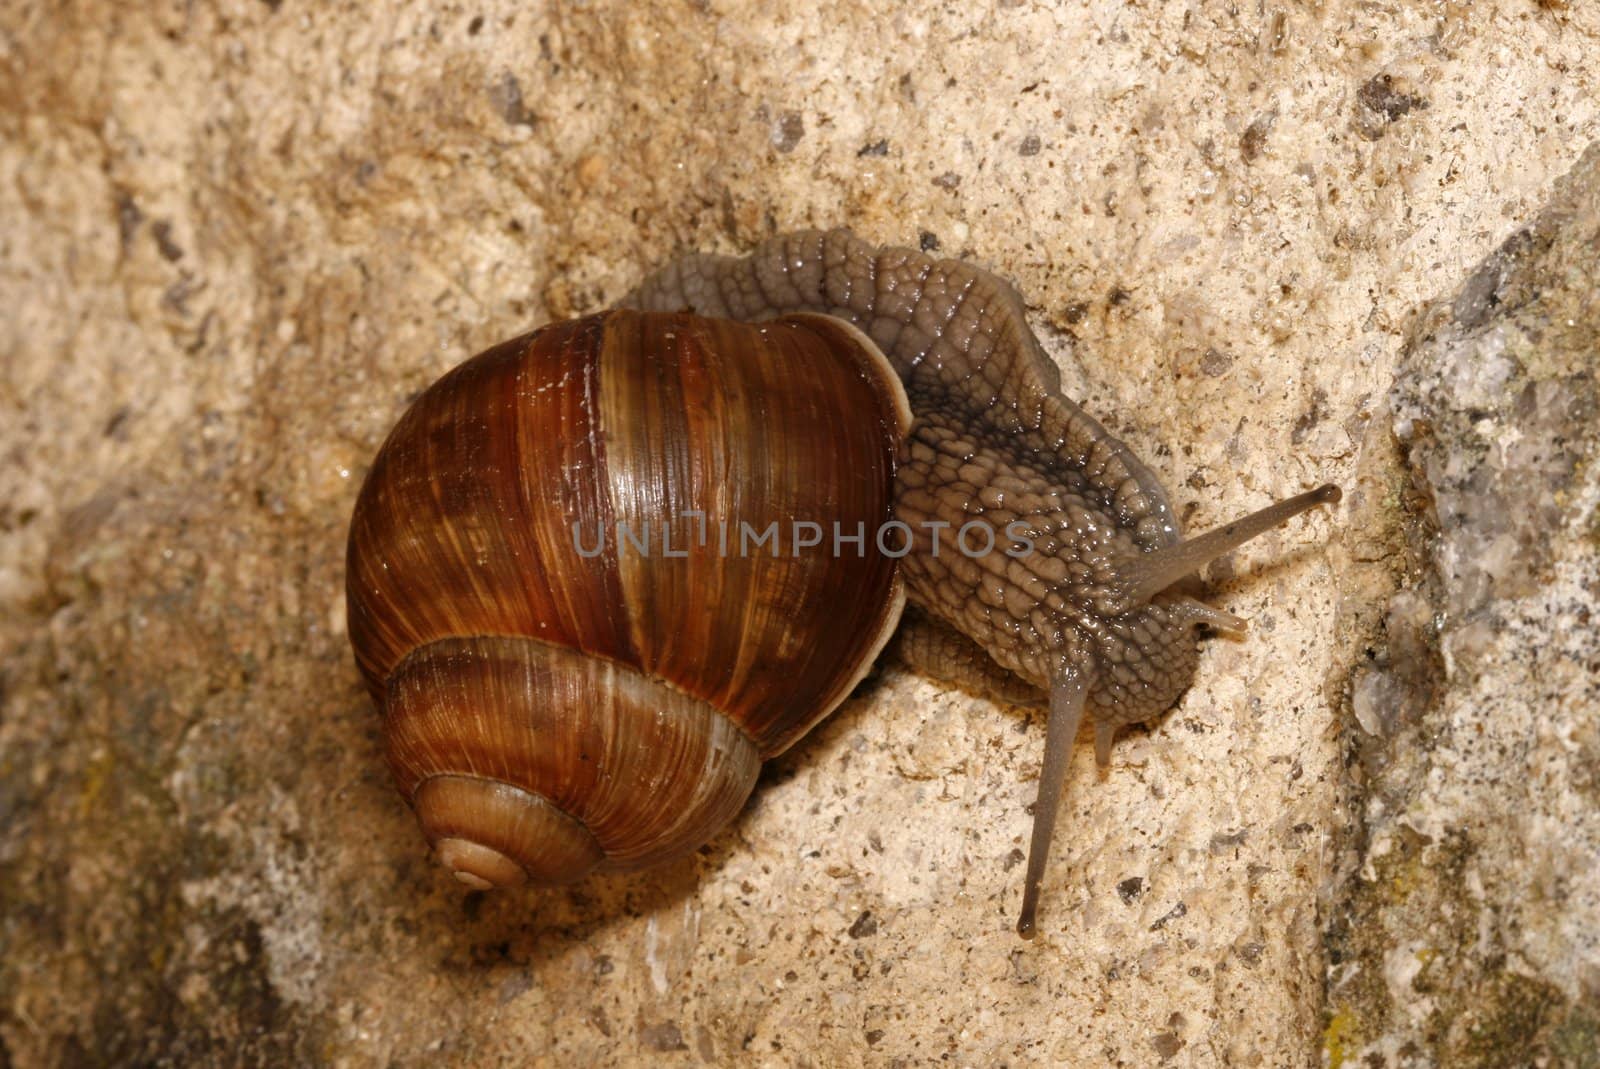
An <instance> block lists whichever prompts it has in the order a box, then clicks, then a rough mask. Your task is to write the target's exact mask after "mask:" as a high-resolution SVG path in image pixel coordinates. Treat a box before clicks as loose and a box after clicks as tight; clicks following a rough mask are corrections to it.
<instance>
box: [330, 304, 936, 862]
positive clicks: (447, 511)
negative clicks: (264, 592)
mask: <svg viewBox="0 0 1600 1069" xmlns="http://www.w3.org/2000/svg"><path fill="white" fill-rule="evenodd" d="M909 423H910V414H909V409H908V407H907V403H906V399H905V395H904V393H903V391H902V389H901V386H900V382H899V379H898V378H897V377H896V375H895V374H894V372H893V370H892V368H891V367H890V366H889V365H888V363H887V362H886V361H885V359H884V358H883V356H882V354H881V353H879V352H878V350H877V348H876V347H875V346H874V345H873V344H872V343H871V342H870V341H868V340H867V339H866V338H865V336H864V335H862V334H861V333H860V332H859V331H857V330H856V329H855V328H854V327H851V326H850V325H848V324H845V323H842V322H840V321H838V320H833V319H828V318H825V317H817V316H803V315H802V316H792V317H786V318H784V319H781V320H777V321H774V322H770V323H765V324H762V325H760V326H751V325H746V324H742V323H737V322H732V321H729V320H719V319H706V318H700V317H696V316H691V315H686V314H661V313H640V312H632V311H615V312H610V313H606V314H604V315H599V316H591V317H589V318H586V319H579V320H573V321H569V322H563V323H557V324H553V325H551V326H548V327H545V328H543V329H541V330H538V331H535V332H533V333H531V334H528V335H524V336H522V337H520V338H516V339H514V340H512V341H508V342H506V343H504V344H501V345H498V346H495V347H494V348H492V349H490V350H488V351H487V352H484V353H482V354H480V355H478V356H476V357H474V358H472V359H471V360H469V361H467V362H466V363H464V364H462V365H461V366H459V367H457V368H456V369H455V370H453V371H452V372H450V373H449V374H447V375H446V376H445V377H444V378H442V379H441V380H440V381H438V382H437V383H435V384H434V385H433V386H432V387H430V388H429V389H428V390H427V391H426V392H424V393H423V394H422V396H421V397H419V398H418V399H417V401H416V402H415V403H414V404H413V405H412V406H411V408H410V410H409V411H407V412H406V414H405V416H404V417H403V418H402V419H401V421H400V422H399V424H398V425H397V426H396V427H395V428H394V430H393V432H392V433H391V434H390V436H389V438H388V440H387V441H386V442H385V443H384V445H383V447H382V449H381V450H380V451H379V453H378V456H377V458H376V460H375V461H374V464H373V467H372V469H371V471H370V473H369V474H368V476H367V479H366V482H365V484H364V485H363V487H362V490H361V494H360V497H359V499H358V502H357V505H356V510H355V516H354V519H353V521H352V524H351V530H350V541H349V550H348V561H347V586H348V603H349V620H350V636H351V641H352V643H353V644H354V646H355V650H356V657H357V662H358V664H359V666H360V669H361V672H362V674H363V676H364V677H365V680H366V683H367V686H368V688H369V689H370V690H371V692H372V694H373V696H374V698H375V699H376V700H377V701H378V703H379V704H380V706H381V707H382V709H383V716H384V722H385V735H386V739H387V751H388V760H389V765H390V768H391V770H392V772H393V774H394V777H395V780H396V783H397V784H398V786H399V788H400V790H401V792H402V794H403V795H404V796H405V797H406V798H407V800H408V801H409V802H410V803H411V805H412V807H413V808H414V809H415V811H416V814H417V817H418V819H419V821H420V822H421V824H422V827H423V830H424V831H425V833H426V834H427V836H428V838H429V840H430V842H432V843H433V845H434V846H435V848H436V849H437V851H438V853H439V856H440V858H441V860H442V861H443V862H444V863H445V865H446V866H448V867H449V868H450V869H451V870H452V871H454V873H455V874H456V876H457V877H458V878H459V879H460V880H462V881H463V882H464V883H467V884H469V885H471V886H474V887H488V886H491V885H515V884H519V883H522V882H524V881H531V882H534V883H538V884H556V883H565V882H570V881H572V880H576V879H579V878H581V877H582V876H583V875H585V874H586V873H588V872H590V871H591V870H594V869H597V868H599V869H617V870H620V869H632V868H638V867H642V866H645V865H649V864H652V863H655V862H658V861H661V860H664V859H666V858H670V857H673V856H677V855H681V854H683V853H686V852H688V851H691V850H693V849H694V848H696V847H698V846H699V845H701V844H702V843H704V842H705V841H706V840H707V839H709V838H710V837H711V836H712V835H714V834H715V833H716V831H717V830H718V829H719V828H720V827H722V825H723V824H724V823H726V822H727V821H728V820H729V819H731V818H732V816H733V815H734V814H735V813H737V812H738V810H739V808H740V807H741V806H742V805H743V804H744V801H745V799H746V797H747V796H748V794H749V793H750V790H751V787H752V786H753V785H754V782H755V778H756V775H757V773H758V771H759V770H760V766H761V762H762V761H764V760H766V759H768V758H770V757H772V756H774V755H776V754H778V753H781V752H782V751H783V750H784V749H786V748H787V747H788V746H789V745H790V744H792V743H793V742H794V741H795V740H796V739H798V738H799V737H800V736H801V735H803V734H804V733H805V732H806V731H807V730H808V729H809V728H810V727H811V726H812V725H813V724H815V723H816V722H817V721H818V720H819V719H821V718H822V717H823V716H825V715H827V713H828V712H829V711H831V710H832V709H833V708H834V707H835V706H836V705H837V704H838V703H839V702H840V701H841V700H843V698H844V697H845V696H846V695H847V694H848V693H849V692H850V690H851V688H852V687H853V686H854V685H855V684H856V682H858V681H859V680H860V678H861V677H862V675H864V674H865V672H866V671H867V669H868V668H869V667H870V666H871V663H872V661H873V659H874V658H875V657H876V656H877V654H878V652H879V650H880V649H881V648H882V646H883V644H884V642H885V641H886V640H887V639H888V637H889V635H890V634H891V633H892V631H893V630H894V628H895V625H896V623H897V622H898V620H899V617H900V611H901V607H902V605H903V604H904V594H903V590H902V585H901V581H900V578H899V576H898V574H897V569H896V567H895V562H894V560H893V559H891V558H889V557H887V556H885V555H884V554H883V553H881V552H879V551H878V550H877V547H876V545H875V544H874V541H873V539H872V537H871V535H870V533H869V534H868V537H867V538H866V539H865V540H864V541H863V542H862V543H860V544H859V548H860V552H859V553H857V552H844V553H837V552H834V549H835V544H834V542H833V540H832V539H831V537H829V538H823V539H822V540H821V542H820V544H818V545H815V546H809V547H808V546H802V545H801V544H800V543H801V542H802V541H804V539H801V538H794V537H791V530H790V525H791V524H792V522H793V521H794V520H795V519H796V518H801V519H813V518H815V519H817V520H819V521H820V522H821V523H823V524H831V523H837V524H839V525H840V528H841V529H842V530H843V531H844V532H845V533H847V534H854V533H855V532H856V531H857V530H858V529H860V530H864V531H866V532H872V531H874V530H876V529H877V527H878V526H879V525H880V524H881V523H882V522H883V521H884V520H885V519H886V518H887V516H888V514H889V509H890V503H891V494H892V488H893V481H894V464H895V456H896V451H897V449H898V447H899V445H900V443H901V441H902V440H903V438H904V436H905V434H906V431H907V429H908V427H909ZM774 523H776V524H777V525H778V527H777V529H776V531H777V542H776V544H773V545H772V550H771V551H770V552H769V551H768V550H767V548H766V545H765V544H760V543H758V544H757V546H758V548H757V549H756V551H755V552H749V551H748V550H749V543H748V541H747V542H745V543H744V544H742V545H734V546H730V545H729V542H728V540H729V539H730V538H732V539H737V538H740V537H742V536H745V535H746V534H747V533H748V532H756V533H757V534H759V533H763V532H767V531H768V530H769V528H770V527H771V525H772V524H774ZM827 533H828V534H829V535H830V536H831V534H832V531H829V532H827ZM791 543H792V544H791ZM844 545H845V546H846V548H847V549H851V550H854V549H856V545H857V544H856V543H851V542H846V543H844ZM739 550H743V551H739ZM841 621H848V622H849V624H848V626H843V625H841Z"/></svg>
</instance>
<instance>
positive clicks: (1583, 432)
mask: <svg viewBox="0 0 1600 1069" xmlns="http://www.w3.org/2000/svg"><path fill="white" fill-rule="evenodd" d="M1597 265H1600V146H1595V147H1593V148H1591V149H1590V150H1589V151H1588V152H1587V153H1586V154H1585V155H1584V157H1583V159H1582V160H1581V161H1580V162H1579V164H1578V166H1577V167H1576V168H1574V170H1573V171H1572V173H1571V174H1569V175H1567V176H1566V177H1565V178H1563V179H1562V180H1561V181H1560V182H1559V183H1558V184H1557V186H1556V189H1555V191H1554V193H1553V195H1552V197H1551V199H1550V202H1549V204H1548V205H1547V206H1546V207H1545V208H1544V210H1543V211H1542V212H1540V213H1539V215H1538V216H1537V218H1536V219H1534V220H1533V221H1532V222H1530V223H1529V224H1528V225H1527V226H1525V227H1522V228H1519V229H1518V230H1516V231H1515V232H1514V233H1513V234H1512V235H1511V236H1510V237H1509V238H1507V239H1506V240H1505V241H1504V243H1502V244H1501V246H1500V247H1499V248H1498V249H1497V250H1495V252H1494V253H1492V254H1491V255H1490V256H1489V257H1488V258H1486V259H1485V260H1484V261H1483V263H1482V264H1480V265H1479V266H1478V267H1477V268H1476V269H1475V270H1474V271H1473V272H1472V274H1471V275H1470V276H1469V277H1468V279H1467V281H1466V283H1465V284H1464V285H1462V286H1461V287H1460V289H1459V290H1458V291H1457V292H1456V293H1455V294H1454V295H1453V296H1449V297H1446V298H1444V299H1442V300H1438V301H1435V302H1433V303H1432V304H1430V305H1429V306H1427V307H1426V308H1425V309H1423V310H1422V311H1421V312H1420V313H1419V314H1418V316H1417V317H1416V320H1415V322H1414V325H1413V328H1412V337H1411V339H1410V341H1409V342H1408V343H1407V345H1406V347H1405V349H1404V351H1403V352H1402V354H1401V357H1400V361H1399V364H1398V367H1397V370H1396V375H1395V383H1394V386H1393V387H1392V388H1391V390H1390V391H1389V395H1388V403H1389V405H1390V411H1391V413H1392V414H1391V416H1390V418H1389V419H1386V420H1384V421H1382V422H1375V423H1374V425H1373V427H1372V430H1371V432H1370V433H1371V434H1372V435H1374V436H1382V435H1388V434H1390V433H1392V434H1393V435H1394V436H1395V439H1396V441H1397V444H1398V446H1399V449H1400V451H1401V453H1402V456H1403V475H1404V478H1406V479H1407V480H1408V482H1409V484H1410V489H1411V491H1412V492H1411V493H1410V494H1409V495H1408V498H1409V500H1410V502H1411V503H1412V504H1411V509H1410V522H1411V523H1412V524H1413V527H1412V535H1413V537H1412V538H1410V539H1409V540H1401V542H1400V545H1401V546H1402V547H1404V549H1405V551H1409V553H1410V555H1411V556H1412V558H1413V565H1414V568H1413V569H1412V570H1411V574H1410V575H1407V576H1405V577H1404V578H1402V579H1401V581H1400V582H1398V583H1397V584H1396V589H1395V590H1394V591H1393V593H1392V594H1391V596H1390V597H1389V599H1388V601H1387V605H1386V609H1385V612H1384V615H1383V618H1382V622H1381V624H1380V625H1379V626H1377V627H1375V628H1374V629H1373V634H1372V641H1373V643H1374V646H1375V648H1374V650H1373V656H1372V657H1371V658H1370V663H1368V664H1366V665H1364V666H1362V667H1361V668H1359V669H1358V670H1357V671H1356V673H1355V675H1354V678H1353V681H1352V695H1351V699H1352V708H1353V712H1354V715H1355V717H1356V720H1357V722H1358V725H1359V728H1358V730H1357V732H1356V738H1355V740H1354V741H1355V743H1356V745H1355V748H1354V749H1355V753H1356V754H1358V755H1359V757H1360V765H1359V766H1358V768H1359V771H1360V772H1361V773H1362V777H1361V780H1360V783H1359V793H1358V794H1357V797H1356V799H1355V803H1356V804H1357V805H1358V806H1359V807H1360V808H1359V814H1360V825H1359V831H1358V834H1357V836H1356V838H1355V840H1354V846H1355V854H1354V856H1353V857H1352V861H1353V863H1354V865H1355V866H1356V870H1355V871H1354V872H1353V873H1352V878H1351V881H1350V883H1349V884H1348V885H1347V886H1346V889H1345V894H1344V897H1343V899H1342V901H1340V903H1339V905H1338V907H1337V909H1336V910H1335V912H1334V914H1333V924H1332V925H1331V926H1330V929H1329V933H1328V945H1329V950H1330V972H1329V1003H1328V1008H1327V1014H1328V1025H1327V1029H1328V1047H1329V1050H1330V1053H1331V1054H1332V1055H1333V1057H1332V1062H1333V1064H1335V1065H1338V1064H1360V1065H1367V1064H1374V1063H1376V1064H1382V1065H1388V1066H1426V1065H1446V1066H1455V1065H1594V1064H1597V1063H1600V637H1597V622H1600V620H1597V617H1600V467H1597V465H1596V460H1597V459H1600V381H1597V380H1600V288H1597V285H1596V279H1597V275H1596V267H1597ZM1379 507H1382V506H1379ZM1373 518H1374V520H1376V519H1377V517H1373ZM1375 526H1376V524H1375ZM1374 1060H1376V1062H1375V1061H1374Z"/></svg>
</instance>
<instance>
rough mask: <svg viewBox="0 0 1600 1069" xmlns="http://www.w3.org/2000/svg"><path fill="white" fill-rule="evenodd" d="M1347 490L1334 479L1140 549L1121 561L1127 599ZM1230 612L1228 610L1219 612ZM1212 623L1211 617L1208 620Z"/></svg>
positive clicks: (1155, 590) (1147, 593)
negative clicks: (1168, 541)
mask: <svg viewBox="0 0 1600 1069" xmlns="http://www.w3.org/2000/svg"><path fill="white" fill-rule="evenodd" d="M1343 496H1344V492H1343V491H1341V490H1340V489H1339V488H1338V487H1337V486H1335V485H1334V484H1332V483H1327V484H1325V485H1323V486H1319V487H1317V488H1316V489H1315V490H1308V491H1306V492H1305V493H1303V494H1297V495H1295V496H1294V497H1291V498H1288V499H1286V500H1284V501H1280V502H1278V503H1277V504H1275V505H1268V506H1267V507H1266V508H1264V509H1262V510H1261V511H1259V512H1252V513H1250V515H1248V516H1244V517H1241V518H1239V519H1237V520H1234V521H1233V522H1231V523H1225V524H1223V525H1222V526H1221V527H1213V528H1212V529H1211V530H1209V531H1207V532H1206V533H1205V534H1203V535H1196V536H1195V537H1193V538H1189V539H1185V540H1184V541H1182V542H1179V543H1178V544H1177V545H1175V546H1167V547H1166V548H1164V549H1157V550H1153V551H1151V552H1149V553H1141V554H1140V555H1139V556H1137V557H1134V558H1132V559H1130V560H1128V561H1125V562H1123V563H1122V564H1120V565H1118V567H1117V572H1118V577H1119V578H1120V579H1121V581H1122V585H1123V588H1124V589H1125V590H1126V591H1127V597H1128V600H1129V601H1130V602H1132V603H1134V604H1140V603H1142V602H1147V601H1149V600H1150V599H1151V598H1153V597H1155V596H1156V595H1157V594H1159V593H1161V591H1163V590H1165V589H1167V587H1169V586H1171V585H1172V584H1173V583H1176V582H1177V581H1178V580H1179V579H1182V578H1183V577H1184V576H1186V575H1189V574H1190V573H1192V572H1195V571H1198V570H1199V568H1200V566H1201V565H1202V564H1205V563H1207V562H1209V561H1213V560H1216V559H1217V558H1218V557H1220V556H1222V555H1223V554H1224V553H1227V552H1228V551H1229V550H1233V549H1237V548H1238V547H1239V546H1241V545H1243V544H1244V543H1246V542H1248V541H1250V539H1252V538H1255V537H1256V536H1257V535H1260V534H1264V533H1266V532H1267V531H1270V530H1272V529H1273V528H1274V527H1276V526H1278V524H1280V523H1283V522H1284V521H1285V520H1289V519H1292V518H1293V517H1295V516H1298V515H1300V513H1302V512H1305V511H1307V510H1309V509H1313V508H1316V507H1317V506H1318V505H1333V504H1337V503H1338V501H1339V500H1340V498H1342V497H1343ZM1220 615H1222V616H1228V614H1227V613H1222V614H1220ZM1238 619H1239V618H1238V617H1237V616H1228V620H1229V622H1225V623H1223V624H1221V625H1220V626H1221V627H1222V629H1223V630H1238V629H1241V628H1242V626H1243V622H1242V621H1240V622H1239V623H1238V624H1234V623H1232V622H1231V621H1237V620H1238ZM1205 622H1207V623H1210V622H1211V621H1209V620H1208V621H1205Z"/></svg>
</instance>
